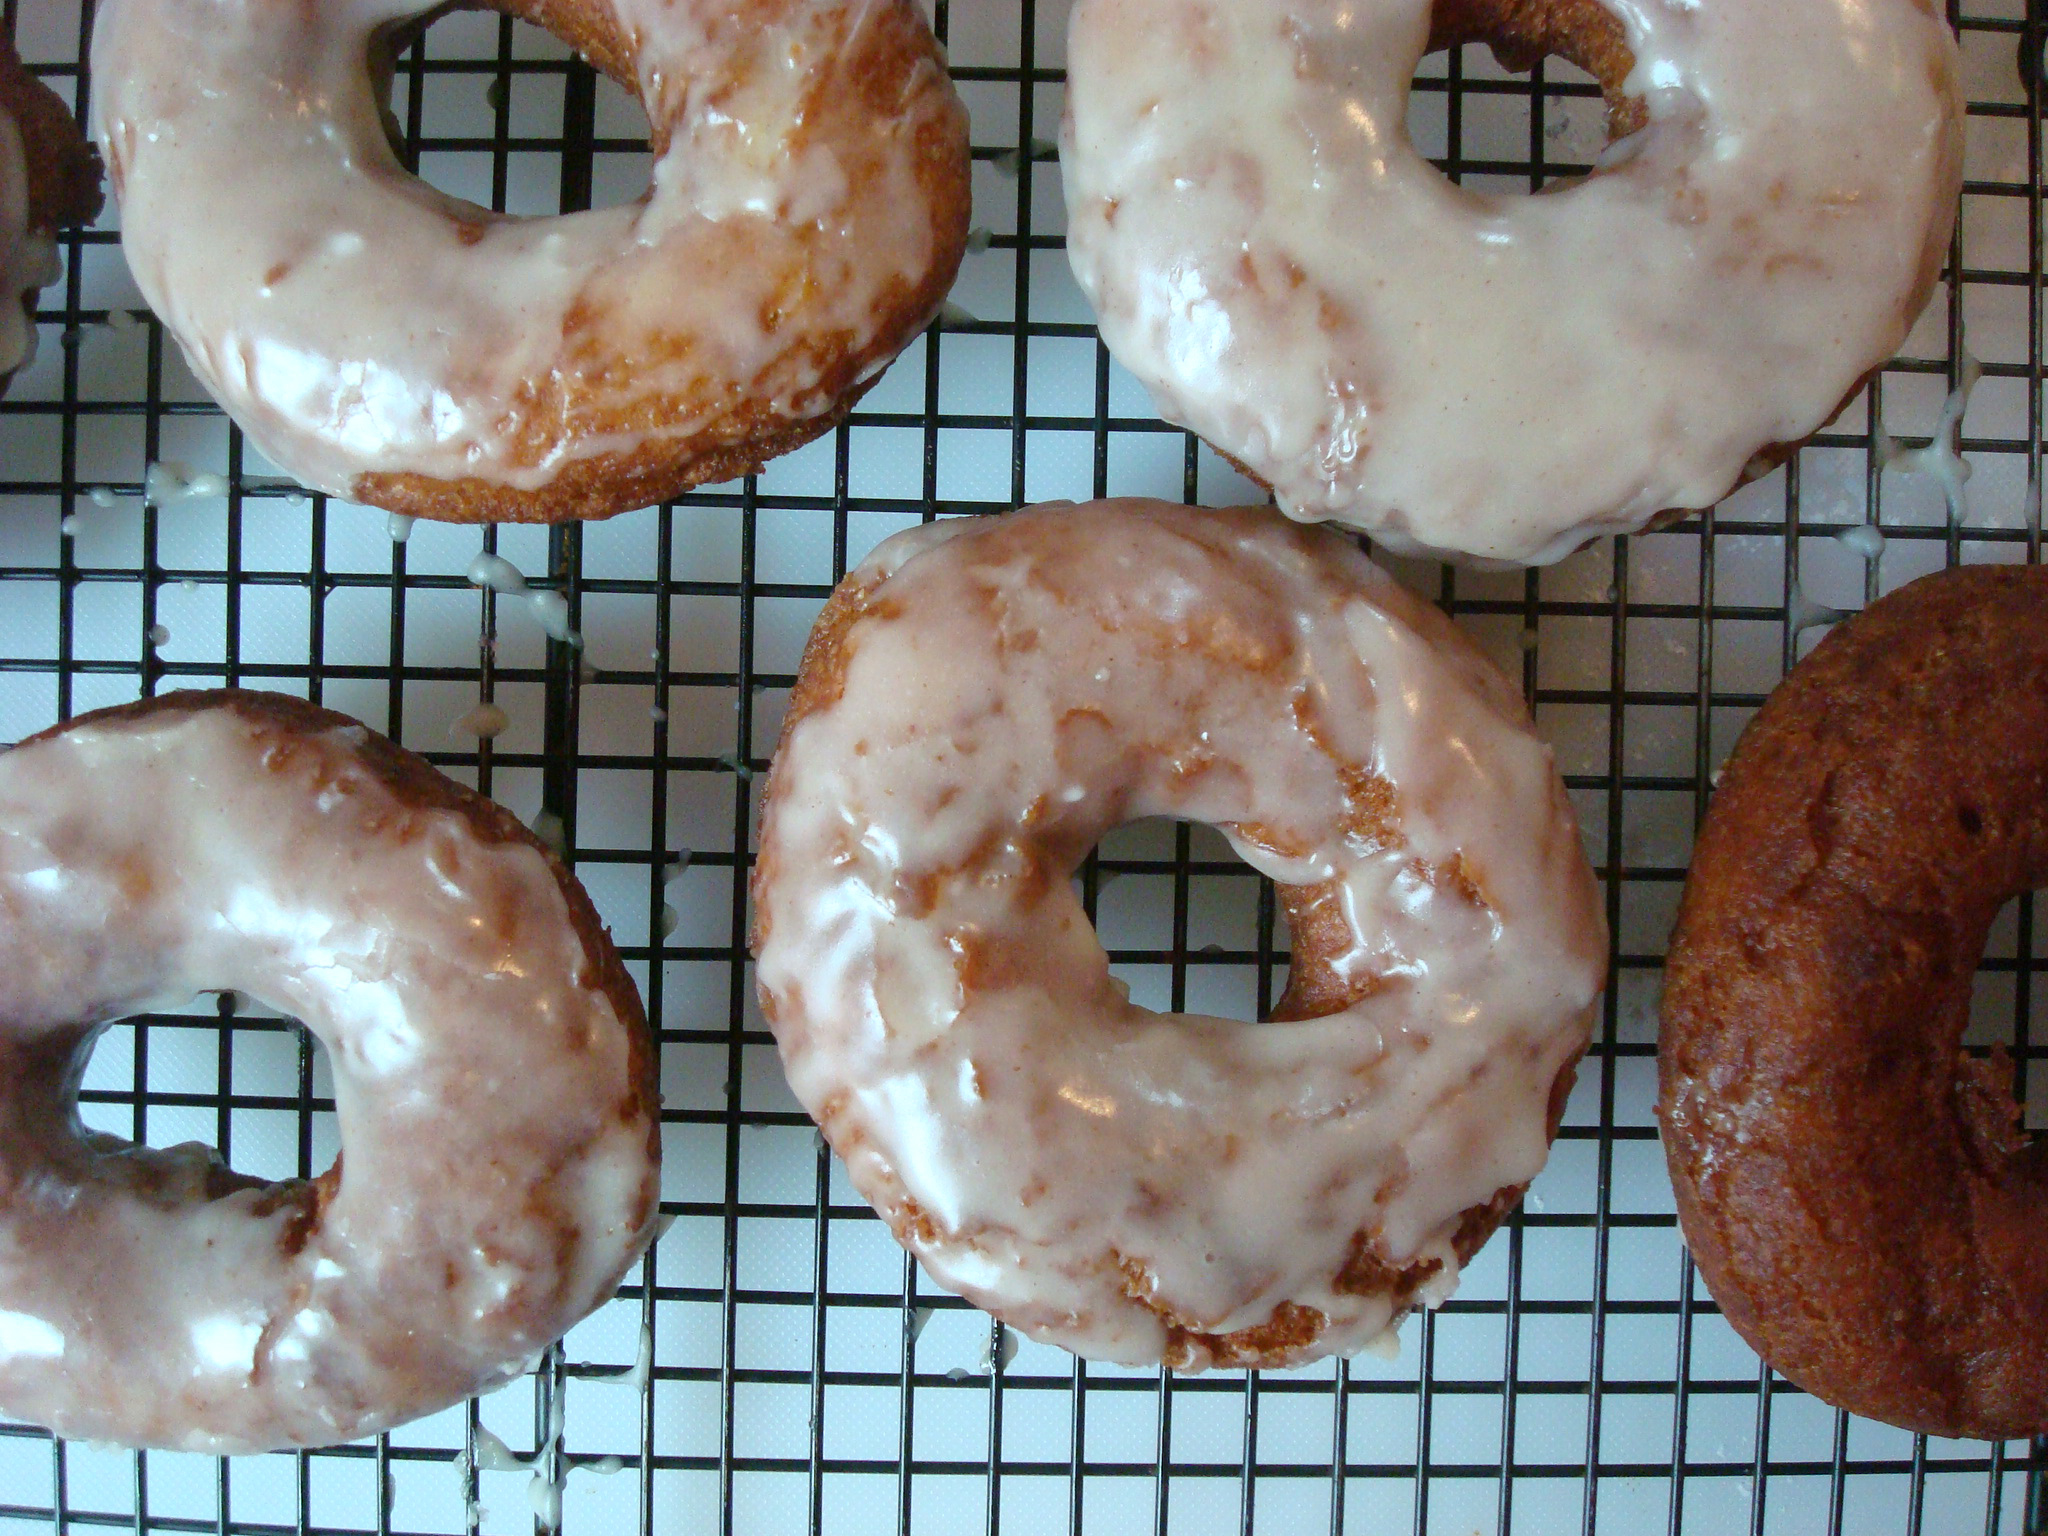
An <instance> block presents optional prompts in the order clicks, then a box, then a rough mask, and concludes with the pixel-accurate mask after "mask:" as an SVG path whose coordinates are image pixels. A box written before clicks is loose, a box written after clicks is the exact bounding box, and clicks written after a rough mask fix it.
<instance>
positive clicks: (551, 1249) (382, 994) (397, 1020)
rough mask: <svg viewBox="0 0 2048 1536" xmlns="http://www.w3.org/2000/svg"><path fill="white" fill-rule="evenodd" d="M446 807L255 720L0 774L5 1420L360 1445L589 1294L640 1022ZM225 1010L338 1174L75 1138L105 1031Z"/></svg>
mask: <svg viewBox="0 0 2048 1536" xmlns="http://www.w3.org/2000/svg"><path fill="white" fill-rule="evenodd" d="M221 698H226V699H230V700H235V701H238V702H236V703H234V704H232V705H230V706H229V707H217V708H203V707H200V708H195V707H194V704H195V701H196V702H197V703H199V704H204V703H205V702H206V701H208V700H209V699H221ZM393 762H397V763H398V767H397V769H396V770H395V772H396V774H397V776H398V777H397V780H396V786H397V787H396V790H395V788H394V778H393V771H394V770H392V768H391V764H392V763H393ZM422 780H424V781H425V782H427V783H428V784H430V785H434V784H438V785H439V786H441V787H440V788H438V789H436V788H429V789H427V790H426V791H425V792H424V798H423V795H422V793H421V792H420V791H419V785H420V782H421V781H422ZM465 796H466V792H462V791H458V790H456V788H455V787H454V786H452V785H449V784H448V783H447V781H445V780H441V779H440V777H439V775H438V774H434V773H433V771H432V770H430V769H428V768H426V766H425V764H423V763H421V762H420V761H419V760H418V759H416V758H412V757H411V756H410V755H409V754H400V753H398V752H397V751H396V749H393V748H391V747H390V746H389V744H388V743H384V742H383V741H382V740H381V738H373V737H372V736H371V735H370V733H369V732H368V731H367V730H365V729H364V728H363V727H362V726H360V725H356V724H353V723H352V722H347V721H345V720H344V719H343V718H342V717H341V716H337V715H334V714H331V713H329V712H326V711H317V710H313V709H312V708H311V707H310V706H307V705H305V704H303V703H299V702H297V701H293V700H276V699H274V698H272V697H271V696H266V695H250V694H238V695H171V696H169V698H168V700H158V701H152V702H151V703H150V704H149V705H147V706H144V707H142V708H141V709H140V710H136V709H132V708H131V709H130V710H123V711H115V712H111V713H109V714H107V715H102V716H99V717H89V718H88V719H86V720H84V721H82V722H76V723H74V724H72V725H71V726H68V727H66V728H63V729H62V730H61V731H60V732H59V733H57V734H54V735H50V736H45V737H40V738H36V739H34V740H32V741H30V742H27V743H25V744H23V745H22V746H20V747H17V748H15V749H14V750H12V751H9V752H7V753H5V754H4V755H0V1083H4V1084H6V1085H7V1088H6V1090H5V1092H4V1093H0V1408H4V1410H5V1411H6V1412H7V1413H8V1414H10V1415H12V1416H16V1417H21V1418H26V1419H30V1420H33V1421H35V1422H37V1423H41V1424H46V1425H49V1426H50V1427H52V1428H54V1429H55V1430H57V1431H58V1432H59V1433H60V1434H63V1435H66V1436H70V1437H74V1438H79V1439H87V1440H99V1441H115V1442H120V1443H123V1444H133V1445H152V1446H162V1447H167V1448H172V1449H179V1450H193V1451H208V1452H216V1453H225V1452H234V1451H253V1450H262V1449H268V1448H274V1447H279V1446H290V1445H323V1444H330V1443H335V1442H339V1441H343V1440H349V1439H354V1438H356V1437H358V1436H362V1435H366V1434H369V1433H371V1432H372V1431H375V1430H378V1429H382V1428H386V1427H388V1426H389V1425H391V1424H393V1423H396V1422H399V1421H402V1420H404V1419H408V1418H413V1417H416V1416H418V1415H420V1414H423V1413H427V1412H431V1411H433V1410H436V1409H439V1408H442V1407H445V1406H447V1405H448V1404H450V1403H453V1402H457V1401H460V1400H461V1399H462V1398H464V1397H466V1396H468V1395H470V1394H471V1393H473V1392H476V1391H479V1390H483V1389H485V1388H488V1387H491V1386H493V1385H496V1384H498V1383H500V1382H503V1381H506V1380H509V1379H511V1378H512V1377H513V1376H515V1375H517V1374H518V1373H519V1372H520V1371H521V1370H523V1369H524V1368H525V1367H526V1366H527V1365H528V1364H529V1363H530V1362H531V1360H532V1358H533V1357H534V1356H535V1355H536V1354H537V1353H539V1351H541V1350H542V1349H543V1348H545V1346H546V1345H547V1344H549V1343H550V1342H551V1341H552V1340H553V1339H555V1338H556V1337H558V1336H559V1335H560V1334H561V1333H562V1332H564V1331H565V1330H566V1329H567V1328H568V1327H569V1326H570V1324H572V1323H574V1322H575V1321H576V1320H577V1319H578V1318H580V1317H582V1316H583V1315H584V1314H585V1313H586V1312H588V1311H589V1310H590V1309H591V1308H592V1307H594V1306H596V1305H597V1304H598V1303H599V1302H600V1301H602V1300H603V1299H604V1298H605V1297H607V1296H608V1295H609V1294H610V1293H611V1291H612V1289H613V1288H614V1287H615V1286H616V1285H617V1283H618V1280H619V1276H620V1275H621V1274H622V1273H623V1272H624V1270H625V1267H626V1266H627V1264H628V1263H630V1262H631V1260H632V1259H633V1257H634V1256H635V1255H636V1254H637V1253H638V1252H639V1250H640V1249H641V1247H642V1246H643V1245H644V1242H645V1240H646V1238H647V1235H648V1234H649V1232H650V1231H651V1222H652V1219H653V1214H654V1211H655V1199H656V1194H657V1170H656V1164H655V1160H654V1147H653V1144H652V1140H651V1137H652V1121H653V1114H654V1101H653V1093H652V1087H651V1084H649V1083H648V1082H647V1081H646V1072H647V1061H648V1059H649V1057H648V1050H649V1048H648V1045H647V1042H646V1039H645V1033H646V1025H645V1022H644V1020H643V1019H642V1017H641V1015H640V1010H639V1006H638V1000H637V998H635V997H634V995H633V993H632V989H631V984H630V983H629V982H627V981H626V980H625V977H624V974H623V972H622V971H621V970H620V969H619V966H618V961H617V958H616V955H615V954H614V953H613V952H612V951H611V949H610V945H609V943H608V942H606V941H604V940H603V937H602V934H601V932H596V931H595V916H594V914H593V913H591V912H590V910H589V907H588V903H587V902H585V901H584V900H583V898H582V896H581V894H580V892H579V893H577V894H575V895H574V896H573V897H571V896H570V895H569V894H568V889H567V888H566V887H564V886H563V885H562V884H561V883H560V882H559V880H558V877H557V873H556V870H555V867H554V866H553V865H551V864H550V862H549V861H548V860H547V859H546V858H545V857H544V856H543V854H542V853H541V851H540V849H539V848H538V846H537V845H535V844H534V843H533V842H532V841H531V839H529V838H526V837H524V835H523V834H515V833H514V832H513V831H512V830H511V829H516V827H517V823H516V822H515V821H513V819H512V818H511V817H510V816H509V814H506V813H503V812H499V811H497V810H496V808H495V807H488V805H487V802H476V801H475V800H474V797H473V796H470V797H466V799H465ZM475 805H484V806H485V807H486V810H485V811H484V812H479V811H477V810H476V809H474V806H475ZM479 818H481V819H479ZM593 933H595V940H594V943H593V942H592V938H591V936H592V934H593ZM597 945H602V949H601V950H600V949H599V948H597V947H596V946H597ZM228 988H233V989H235V990H236V991H239V992H243V993H247V994H249V995H251V996H253V997H256V998H258V999H260V1000H261V1001H263V1002H265V1003H267V1004H270V1005H271V1006H273V1007H275V1008H278V1009H280V1010H283V1011H285V1012H288V1013H291V1014H294V1015H296V1016H298V1017H299V1018H302V1019H303V1020H304V1021H305V1022H306V1025H307V1027H308V1028H309V1029H311V1030H312V1031H313V1032H314V1033H315V1034H316V1035H317V1036H319V1037H320V1039H321V1040H322V1041H323V1042H324V1043H325V1044H326V1046H327V1049H328V1056H329V1061H330V1063H331V1065H332V1067H333V1073H334V1093H335V1113H336V1116H337V1119H338V1123H339V1130H340V1137H341V1143H342V1153H343V1159H344V1162H343V1163H341V1164H337V1167H336V1169H335V1170H334V1171H330V1172H329V1173H328V1174H325V1175H323V1176H322V1177H321V1178H320V1179H318V1180H315V1181H310V1182H309V1181H303V1180H295V1181H290V1182H287V1183H284V1184H272V1185H266V1184H263V1183H262V1182H261V1181H259V1180H254V1179H249V1178H245V1177H242V1176H240V1175H237V1174H234V1173H231V1172H229V1171H228V1170H227V1169H226V1168H224V1167H222V1166H221V1165H220V1163H219V1162H218V1160H217V1159H216V1158H215V1156H214V1154H213V1153H212V1151H211V1149H209V1148H207V1147H203V1146H200V1145H197V1144H194V1143H187V1144H185V1145H183V1146H179V1147H173V1148H169V1149H164V1150H156V1149H151V1148H148V1147H142V1146H136V1145H133V1144H130V1143H127V1142H123V1141H120V1140H118V1139H117V1138H114V1137H109V1136H102V1135H99V1134H97V1133H92V1132H85V1131H82V1130H81V1128H80V1127H79V1125H78V1122H77V1119H76V1113H75V1094H76V1089H77V1078H78V1074H79V1073H80V1072H82V1071H83V1068H84V1062H85V1057H86V1053H87V1051H88V1049H89V1046H90V1042H91V1039H92V1037H93V1035H94V1034H95V1033H96V1032H97V1028H98V1027H99V1026H101V1025H103V1024H105V1023H106V1022H109V1021H112V1020H115V1019H119V1018H123V1017H126V1016H130V1015H133V1014H136V1013H140V1012H143V1011H146V1010H149V1009H151V1008H162V1007H173V1006H178V1005H182V1004H184V1003H186V1002H189V1001H190V1000H191V999H192V998H193V997H194V996H195V995H196V994H198V993H200V992H201V991H214V990H225V989H228Z"/></svg>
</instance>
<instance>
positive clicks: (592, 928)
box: [22, 688, 661, 1217]
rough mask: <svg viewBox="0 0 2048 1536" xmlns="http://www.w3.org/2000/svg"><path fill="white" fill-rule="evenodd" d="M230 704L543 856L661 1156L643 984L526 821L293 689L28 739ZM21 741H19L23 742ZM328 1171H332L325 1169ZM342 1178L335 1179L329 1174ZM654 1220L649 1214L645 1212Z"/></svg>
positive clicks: (139, 711)
mask: <svg viewBox="0 0 2048 1536" xmlns="http://www.w3.org/2000/svg"><path fill="white" fill-rule="evenodd" d="M212 709H226V710H231V711H233V712H234V713H235V714H237V715H239V716H241V717H242V718H243V719H244V720H247V721H249V722H250V723H251V724H253V725H255V726H256V727H258V728H259V729H260V730H263V731H265V732H269V733H274V734H275V735H277V736H279V737H281V738H283V739H284V740H286V741H287V742H289V741H292V740H303V739H305V738H308V737H312V736H317V735H322V734H324V733H326V732H329V731H336V730H346V729H354V730H357V731H360V732H361V733H362V739H361V740H360V741H358V742H355V743H353V744H352V750H353V751H354V753H355V755H356V757H357V759H358V760H359V761H360V762H361V763H362V764H363V766H364V767H366V768H367V769H368V770H369V771H370V773H371V774H372V775H373V776H374V777H375V778H376V780H377V781H378V782H379V783H380V784H382V785H383V786H384V787H385V788H386V789H388V790H389V791H390V792H391V793H392V795H393V796H395V797H396V798H397V799H398V800H399V802H400V803H401V804H404V805H407V806H410V807H413V808H415V809H417V810H421V811H427V812H442V813H446V814H450V815H454V816H459V817H461V818H462V820H463V821H464V822H465V823H466V824H467V825H468V827H469V829H470V831H471V832H472V833H473V834H474V835H475V836H476V837H478V838H479V839H481V840H482V841H484V842H486V843H524V844H525V845H526V846H527V847H529V848H532V849H534V850H535V851H536V852H538V853H539V854H540V855H541V857H542V858H544V859H546V860H547V865H548V869H549V870H550V872H552V873H553V875H554V877H555V884H556V885H557V886H558V887H559V888H560V890H561V892H562V901H563V903H564V905H565V906H567V908H568V911H569V922H570V925H571V926H572V927H573V928H574V929H575V931H576V936H577V938H579V939H580V940H581V941H582V944H583V955H584V964H585V966H586V967H587V972H586V975H585V976H584V978H583V980H584V981H585V983H586V984H587V985H591V986H594V987H596V988H598V989H599V990H600V991H602V992H603V993H604V994H605V996H606V998H608V999H609V1000H610V1002H611V1005H612V1009H613V1011H614V1012H615V1013H616V1014H617V1015H618V1018H619V1022H620V1024H621V1025H622V1026H623V1027H624V1029H625V1031H626V1038H627V1045H628V1063H629V1065H628V1074H627V1075H628V1079H629V1082H630V1083H631V1090H630V1096H629V1097H628V1098H627V1100H626V1101H625V1102H623V1103H622V1104H621V1105H620V1118H621V1119H622V1120H624V1121H627V1122H630V1121H631V1120H632V1119H633V1118H634V1117H636V1116H645V1117H646V1120H647V1125H648V1152H649V1155H650V1156H652V1157H654V1158H655V1159H656V1160H657V1161H658V1160H659V1157H660V1136H661V1130H660V1120H661V1116H660V1109H661V1092H660V1085H659V1079H658V1074H657V1071H656V1066H655V1060H654V1046H653V1038H652V1036H651V1035H650V1034H649V1033H648V1028H647V1014H646V1010H645V1009H644V1008H642V1007H641V1004H640V992H639V989H638V988H636V987H635V986H634V985H633V978H632V977H631V976H629V975H628V974H627V973H626V966H625V962H624V961H623V960H621V959H620V958H619V952H618V950H617V949H616V948H615V947H614V946H613V944H612V940H611V935H610V934H609V933H608V932H607V931H606V929H605V926H604V922H603V920H602V919H601V918H599V916H598V915H597V909H596V908H595V907H594V906H592V905H591V902H590V897H589V895H588V894H586V893H585V891H584V889H583V886H582V884H581V883H580V882H579V881H578V880H577V879H576V877H575V875H574V874H572V873H571V872H570V870H569V867H568V866H567V865H566V864H564V863H563V862H562V860H561V858H560V857H559V856H558V855H557V854H556V853H555V852H554V850H553V849H551V848H549V847H548V846H547V844H545V843H543V842H542V841H541V840H540V839H539V838H537V837H535V836H534V835H533V833H532V832H531V831H529V830H528V829H527V828H526V826H525V824H524V823H522V822H521V821H520V820H519V818H518V817H516V816H514V815H513V814H512V813H511V812H510V811H508V810H506V809H505V808H504V807H503V806H502V805H499V804H498V803H497V802H496V801H495V800H490V799H487V798H485V797H484V796H482V795H480V794H478V793H477V792H476V791H475V790H473V789H470V788H469V787H468V786H466V785H463V784H459V783H457V782H456V781H455V780H453V779H451V778H449V777H448V776H447V775H446V774H444V773H442V772H441V771H440V769H438V768H436V767H435V766H434V765H433V764H432V763H429V762H428V761H427V760H426V759H425V758H423V757H421V756H419V755H418V754H417V753H413V752H408V751H407V750H406V749H405V748H404V747H401V746H399V745H398V744H397V743H396V742H394V741H392V740H390V739H389V738H387V737H384V736H381V735H379V734H378V733H377V732H375V731H373V730H371V729H369V727H367V726H365V725H364V724H363V723H362V722H361V721H359V720H354V719H351V718H350V717H349V716H347V715H343V714H338V713H336V712H335V711H334V710H331V709H323V708H321V707H320V706H319V705H317V704H309V703H307V702H306V701H305V700H304V699H298V698H293V697H291V696H290V695H289V694H282V693H264V692H258V691H256V690H253V689H245V688H207V689H180V690H178V691H176V692H173V693H162V694H158V695H156V696H155V697H154V698H147V699H137V700H136V701H135V702H134V703H132V704H119V705H115V706H114V707H112V708H110V709H98V710H94V711H92V712H91V713H89V714H84V715H78V716H75V717H73V718H72V719H70V720H67V721H65V722H64V723H63V724H62V725H55V726H52V727H50V729H48V730H46V731H41V732H38V733H37V734H36V735H34V736H31V737H29V738H27V741H42V740H44V739H46V738H48V737H52V736H60V735H62V734H64V733H65V732H66V731H71V730H75V729H77V728H78V727H80V726H83V725H118V724H123V723H139V722H142V721H147V720H153V719H155V718H156V717H158V716H160V715H173V714H197V713H199V712H200V711H203V710H212ZM27 741H25V742H23V743H22V745H27ZM331 1173H332V1171H331V1170H330V1174H331ZM333 1178H338V1175H335V1176H333ZM332 1189H333V1180H332V1179H330V1182H329V1183H328V1184H326V1185H325V1186H323V1188H322V1189H321V1190H320V1191H316V1193H319V1194H321V1195H322V1197H323V1198H324V1196H325V1195H327V1194H331V1193H332ZM646 1214H647V1215H648V1216H650V1217H651V1216H652V1212H648V1213H646Z"/></svg>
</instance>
